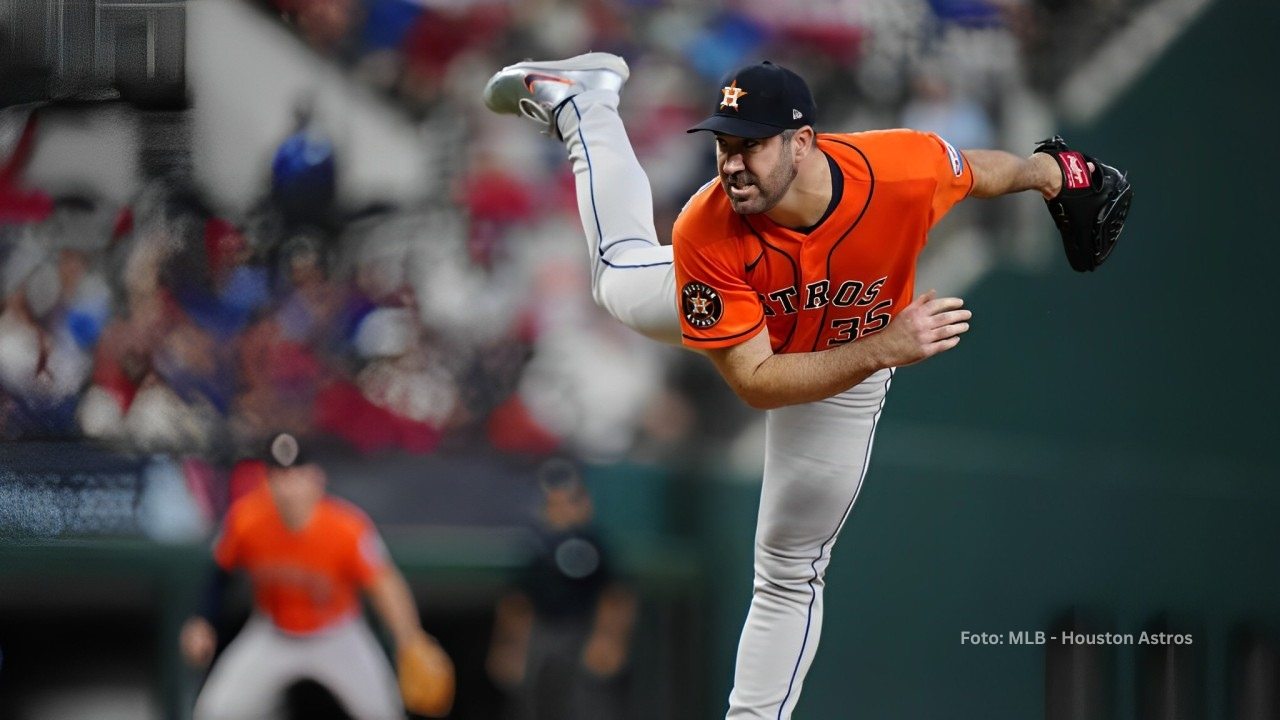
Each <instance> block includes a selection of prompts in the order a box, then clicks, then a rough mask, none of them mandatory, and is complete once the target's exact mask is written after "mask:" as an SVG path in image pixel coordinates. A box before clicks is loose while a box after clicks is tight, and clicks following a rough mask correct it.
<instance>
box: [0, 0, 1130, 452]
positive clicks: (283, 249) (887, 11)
mask: <svg viewBox="0 0 1280 720" xmlns="http://www.w3.org/2000/svg"><path fill="white" fill-rule="evenodd" d="M246 1H248V0H246ZM253 2H255V3H256V4H257V5H260V6H262V7H263V8H264V9H266V10H268V11H270V12H271V13H275V14H278V15H279V16H281V17H282V18H283V19H284V20H285V21H286V22H287V23H289V24H291V25H292V26H293V27H294V29H295V30H296V32H297V33H298V34H299V36H300V37H301V38H302V39H303V40H304V41H305V42H306V43H307V44H309V45H310V46H311V47H313V48H314V49H315V50H316V51H318V52H319V53H321V54H322V55H324V56H327V57H329V58H332V59H335V60H337V61H338V62H340V63H342V64H344V65H346V66H348V67H350V68H351V69H352V71H353V72H354V73H355V74H356V75H357V76H359V77H361V78H363V79H365V80H367V81H368V82H369V83H372V84H373V85H374V86H376V87H378V88H381V89H382V90H383V91H385V92H386V93H387V94H388V95H390V96H391V97H393V98H395V99H396V100H398V101H399V102H400V103H401V104H402V107H405V108H407V109H408V111H409V112H410V113H411V114H412V115H414V116H416V117H419V118H421V119H422V120H423V121H424V123H425V125H424V127H429V126H430V123H431V122H432V120H433V119H435V118H440V117H449V118H453V119H455V120H460V121H461V125H462V127H464V128H465V130H464V135H465V137H464V138H463V142H462V143H454V144H453V145H452V146H451V147H450V148H449V149H448V152H447V153H445V154H446V155H451V156H453V157H455V158H456V159H457V160H458V162H456V163H452V164H449V165H446V166H442V168H441V172H442V173H443V174H445V175H446V176H447V177H446V180H447V182H446V186H448V187H450V188H452V190H451V193H450V196H449V197H447V198H440V199H439V200H438V201H437V202H433V203H428V204H424V205H423V206H421V207H416V208H403V207H401V208H392V207H371V208H361V209H351V208H345V209H341V210H340V209H338V204H337V203H335V201H334V197H335V195H334V183H335V180H334V178H335V172H336V171H335V163H340V161H341V148H335V147H333V145H332V144H331V143H330V142H329V140H328V139H327V138H326V137H325V136H324V134H323V133H322V132H319V131H317V130H315V129H314V127H313V126H312V125H311V123H310V118H309V115H308V110H307V109H306V108H300V109H299V115H298V126H297V131H296V132H295V133H294V134H293V135H291V136H289V137H288V138H285V139H284V141H283V143H282V144H281V145H280V148H279V152H278V153H277V154H276V156H275V158H274V161H273V164H272V167H271V172H272V178H273V181H272V184H271V192H270V196H269V197H264V198H262V202H261V203H260V204H259V206H258V208H257V209H255V210H254V211H253V212H251V213H249V214H248V215H247V216H245V217H222V216H220V215H219V214H218V213H217V212H216V210H214V209H212V208H210V207H208V206H207V205H206V203H205V201H204V198H203V197H202V193H201V191H200V189H199V188H198V187H197V186H196V184H195V183H194V182H192V181H191V180H190V178H182V177H179V178H174V177H152V178H150V179H149V180H148V181H147V182H146V183H145V184H144V185H143V187H142V188H141V189H140V191H139V192H137V193H135V197H134V200H133V201H132V202H131V203H129V204H127V205H126V206H124V207H120V206H112V205H111V204H110V203H107V202H104V201H102V200H100V199H99V198H95V197H85V196H77V197H58V198H52V197H49V196H47V195H44V194H43V193H41V192H40V190H39V189H38V188H30V187H27V186H26V185H24V184H23V182H22V180H21V169H22V166H23V163H24V162H25V155H28V154H29V152H30V150H29V147H28V146H29V144H30V138H29V137H26V136H25V135H24V138H23V139H22V140H21V141H19V142H18V143H17V144H16V145H15V146H14V150H13V152H12V153H10V156H9V157H8V158H7V159H4V160H3V162H5V165H4V167H3V170H2V173H0V262H2V266H3V275H2V278H0V279H2V281H3V292H4V308H3V314H0V435H3V437H5V438H65V437H81V436H87V437H90V438H97V439H101V440H104V441H107V442H110V443H113V444H115V445H118V446H122V447H125V448H128V449H132V450H140V451H149V452H152V451H154V452H174V453H198V454H205V455H209V454H213V455H217V454H225V455H230V456H234V455H239V454H243V452H245V449H246V448H253V447H256V445H257V443H259V442H260V441H261V440H262V439H263V438H264V437H266V435H267V434H269V433H270V432H273V431H279V430H289V431H292V432H295V433H298V434H301V435H303V436H310V435H321V436H325V437H329V438H335V439H339V440H341V441H343V442H345V443H347V444H349V445H350V446H352V447H353V448H355V449H356V450H358V451H360V452H365V453H367V452H374V451H379V450H402V451H407V452H412V453H425V452H432V451H434V450H435V449H437V448H438V447H440V446H441V445H442V444H450V443H453V444H458V445H461V446H465V447H472V448H481V449H494V450H498V451H502V452H520V453H532V454H535V455H537V454H547V453H551V452H558V451H559V452H563V451H569V452H576V453H578V454H581V455H586V456H590V457H597V458H615V457H619V456H621V455H624V454H627V453H631V454H633V455H634V454H639V455H642V456H650V457H653V456H657V457H660V458H671V457H679V456H681V454H682V453H684V452H687V451H688V450H689V449H690V448H694V447H696V448H700V449H704V450H706V449H711V448H716V447H724V446H725V445H726V444H728V443H731V442H732V441H733V440H734V439H735V438H736V437H738V436H739V435H740V434H741V432H742V429H743V426H744V424H745V423H746V422H747V418H749V417H750V416H749V414H747V413H746V412H745V410H744V409H743V408H742V407H741V406H740V404H738V403H736V402H735V401H734V400H733V398H732V396H731V395H729V394H728V392H727V391H725V390H724V389H723V388H722V387H721V386H720V384H719V383H717V382H715V381H714V373H712V372H711V370H710V369H709V368H708V366H707V365H706V364H705V363H702V362H700V361H699V360H698V359H697V358H694V357H693V356H691V355H688V354H684V353H679V352H675V351H669V350H665V349H661V348H658V347H656V346H653V345H652V344H650V343H647V342H645V341H644V340H642V339H640V338H639V337H638V336H635V335H633V334H631V333H629V332H628V331H626V330H625V329H623V328H621V327H619V326H617V325H616V324H615V323H612V322H610V321H609V320H608V319H607V318H606V317H605V316H604V315H603V314H601V313H599V312H598V311H596V310H595V308H594V307H593V306H592V305H591V303H590V300H589V297H588V296H589V293H588V291H587V278H586V274H585V263H584V262H583V258H582V257H581V252H582V244H581V241H580V240H578V238H579V237H580V234H581V231H580V229H579V228H578V220H577V214H576V207H575V202H574V195H573V184H572V177H571V176H570V173H569V168H568V165H567V163H566V162H564V158H563V152H562V149H561V148H559V147H558V146H556V145H555V144H554V143H549V142H544V141H542V139H541V138H539V137H538V136H537V135H536V133H534V132H533V131H532V129H531V128H522V127H521V128H517V127H515V126H513V123H514V122H515V121H512V120H510V119H509V118H497V117H494V116H492V115H490V114H488V113H485V112H484V111H483V109H482V108H481V107H480V105H479V102H478V94H479V93H478V90H479V88H480V87H481V86H482V85H483V82H484V79H485V78H486V77H487V76H488V74H489V73H491V72H492V71H493V70H494V69H496V68H498V67H501V66H502V65H505V64H507V63H509V62H513V61H515V60H518V59H521V58H524V57H558V56H564V55H568V54H573V53H577V52H580V51H582V50H584V49H586V48H591V49H595V50H609V51H614V52H619V53H622V54H624V55H625V56H626V58H627V59H628V62H629V63H630V64H631V67H632V69H633V75H632V80H631V82H630V83H629V85H628V88H627V92H626V95H625V98H624V103H623V113H624V119H625V120H626V122H627V125H628V129H629V132H630V135H631V139H632V141H633V144H634V146H635V148H636V151H637V154H638V156H639V157H640V159H641V162H642V163H643V164H644V165H645V167H646V169H647V170H648V172H649V174H650V178H651V181H652V186H653V189H654V193H655V210H656V215H657V218H656V220H657V222H656V225H657V229H658V232H659V235H660V236H662V237H667V236H669V233H670V227H671V224H672V221H673V220H674V217H675V215H676V213H677V212H678V211H679V208H680V207H681V206H682V205H683V203H684V202H685V200H686V199H687V198H688V196H689V195H690V193H691V192H692V191H693V190H695V189H696V188H697V187H698V186H700V185H701V184H702V183H703V182H705V181H706V180H707V179H708V178H710V177H711V176H712V175H713V174H714V168H713V164H712V160H713V157H712V156H713V153H712V152H711V148H710V147H708V148H707V149H706V152H705V153H691V152H689V151H688V148H689V144H688V143H689V140H688V139H687V137H686V136H685V134H684V133H683V130H684V129H685V128H687V127H688V126H689V125H690V124H692V122H693V121H694V120H695V119H696V118H698V117H700V116H701V115H703V114H705V112H706V110H707V109H708V107H709V106H710V104H711V102H712V100H714V99H715V98H718V93H717V92H716V90H717V88H716V81H717V79H718V78H719V77H720V75H722V74H723V73H724V72H726V71H727V70H728V69H730V68H732V67H734V66H736V65H738V64H740V63H742V62H744V61H749V60H754V59H758V58H762V57H768V58H772V59H774V60H776V61H779V62H783V63H786V64H788V65H790V66H792V67H794V68H795V69H797V70H798V71H800V72H801V73H802V74H803V75H805V76H806V77H807V78H808V79H809V81H810V84H811V85H812V86H813V88H814V91H815V95H816V97H817V98H818V99H819V110H820V115H819V119H820V127H819V129H831V130H842V131H843V130H856V129H864V128H872V127H886V126H897V125H906V126H910V127H915V128H918V129H922V130H931V131H935V132H938V133H940V134H942V135H943V136H944V137H947V138H948V139H949V140H950V141H951V142H952V143H953V144H955V145H957V146H960V147H977V146H993V145H994V146H1000V145H1002V139H1003V138H1004V137H1005V136H1006V135H1007V128H1006V127H1005V125H1006V124H1007V114H1006V113H1005V112H1004V110H1005V109H1006V107H1005V103H1006V102H1007V100H1008V97H1009V96H1010V94H1011V93H1016V92H1022V91H1025V89H1026V88H1028V87H1030V86H1034V85H1035V84H1036V83H1037V82H1039V81H1038V80H1037V79H1036V77H1035V68H1037V67H1043V66H1044V64H1043V63H1040V64H1036V63H1028V62H1026V59H1027V58H1029V57H1034V56H1035V55H1036V54H1037V53H1043V52H1044V50H1045V48H1046V47H1049V46H1050V45H1051V43H1050V42H1049V40H1048V39H1049V38H1050V37H1051V36H1052V35H1053V34H1052V33H1050V32H1048V31H1047V30H1046V28H1048V27H1050V26H1051V21H1052V19H1053V18H1054V17H1055V16H1056V14H1060V13H1064V12H1079V8H1078V7H1075V6H1076V5H1079V4H1074V5H1073V4H1071V3H1056V2H1048V1H1042V2H1031V1H1030V0H1025V1H1022V0H929V1H927V2H926V0H841V1H838V2H832V3H807V2H798V1H795V2H762V1H759V0H739V1H736V2H723V3H708V4H694V3H682V2H657V1H656V0H589V1H588V2H581V3H579V2H557V1H556V0H533V1H529V2H484V1H472V2H446V1H443V0H441V1H439V2H429V1H427V0H253ZM1085 4H1086V5H1089V6H1091V7H1093V8H1094V9H1095V10H1099V9H1105V8H1107V7H1114V6H1121V5H1125V4H1126V3H1121V2H1108V1H1107V0H1093V2H1090V3H1085ZM1129 4H1132V3H1129ZM197 102H198V99H197ZM35 124H36V123H35V121H34V120H33V121H32V122H30V123H28V128H27V133H28V134H30V133H32V132H33V127H34V125H35ZM450 142H452V141H450ZM961 222H966V223H970V224H972V225H975V226H977V227H980V228H981V229H982V230H983V232H984V233H986V234H988V235H995V234H998V231H999V228H998V224H999V222H1000V220H999V218H994V217H993V216H992V214H991V213H986V214H978V213H973V214H970V215H968V216H965V217H964V218H962V220H961ZM745 454H746V453H744V455H745Z"/></svg>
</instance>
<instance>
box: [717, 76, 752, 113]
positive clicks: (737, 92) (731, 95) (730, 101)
mask: <svg viewBox="0 0 1280 720" xmlns="http://www.w3.org/2000/svg"><path fill="white" fill-rule="evenodd" d="M720 92H722V93H724V99H723V100H721V101H720V107H722V108H723V107H731V108H733V109H734V110H737V109H738V98H740V97H744V96H746V95H747V91H746V90H743V89H742V88H740V87H738V81H737V80H734V81H733V82H731V83H729V84H728V85H726V86H725V87H722V88H720Z"/></svg>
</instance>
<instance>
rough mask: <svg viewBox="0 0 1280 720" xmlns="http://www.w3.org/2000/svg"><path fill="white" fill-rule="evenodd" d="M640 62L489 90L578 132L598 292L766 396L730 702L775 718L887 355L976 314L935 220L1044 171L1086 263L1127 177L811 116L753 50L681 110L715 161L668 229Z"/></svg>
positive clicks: (1102, 253)
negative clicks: (941, 284) (940, 282)
mask: <svg viewBox="0 0 1280 720" xmlns="http://www.w3.org/2000/svg"><path fill="white" fill-rule="evenodd" d="M628 75H629V70H628V68H627V65H626V63H625V62H624V61H623V60H622V58H619V57H617V56H614V55H609V54H606V53H591V54H587V55H581V56H578V57H574V58H570V59H567V60H560V61H550V62H523V63H517V64H515V65H511V66H509V67H507V68H504V69H503V70H501V71H499V72H498V73H496V74H495V75H494V76H493V77H492V78H491V79H490V80H489V83H488V84H487V86H486V87H485V90H484V99H485V102H486V104H487V105H488V107H489V108H490V109H491V110H493V111H495V112H499V113H507V114H518V115H522V116H524V117H527V118H529V119H531V120H533V121H535V122H536V123H538V124H539V125H541V126H542V127H543V128H544V130H545V131H546V132H547V133H548V134H550V135H552V136H554V137H556V138H558V139H559V140H561V141H563V142H564V144H565V145H566V147H567V150H568V155H569V159H570V162H571V163H572V165H573V170H574V173H575V178H576V186H577V197H578V209H579V212H580V215H581V219H582V226H583V229H584V231H585V233H586V237H587V250H588V256H589V260H590V263H591V275H592V292H593V294H594V297H595V299H596V301H597V302H598V303H599V304H600V305H601V306H602V307H603V308H604V309H606V310H607V311H608V312H610V313H611V314H612V315H613V316H614V317H616V318H617V319H618V320H620V321H621V322H623V323H625V324H626V325H628V326H630V327H632V328H634V329H636V330H637V331H639V332H641V333H644V334H645V335H648V336H650V337H653V338H655V339H658V340H661V341H664V342H671V343H682V344H683V345H684V346H686V347H688V348H690V349H693V350H697V351H699V352H702V353H704V354H706V355H707V356H708V357H709V358H710V359H711V361H712V362H713V363H715V365H716V367H717V368H718V369H719V371H720V373H721V374H722V375H723V376H724V378H725V380H726V381H727V382H728V383H729V385H730V386H731V387H732V388H733V389H734V390H735V391H736V392H737V393H738V395H739V396H741V397H742V399H743V400H745V401H746V402H747V403H748V404H750V405H752V406H753V407H756V408H761V409H765V410H766V411H767V413H768V414H767V420H766V427H767V430H766V446H765V464H764V483H763V487H762V491H761V498H760V510H759V517H758V521H757V529H756V542H755V587H754V593H753V595H752V601H751V608H750V610H749V612H748V614H747V619H746V622H745V624H744V627H743V630H742V637H741V641H740V643H739V646H738V657H737V664H736V670H735V675H734V686H733V690H732V692H731V694H730V697H729V710H728V715H727V717H728V718H730V719H731V720H745V719H746V718H769V719H771V720H782V719H783V718H789V717H791V713H792V711H793V709H794V708H795V706H796V703H797V701H798V700H799V697H800V689H801V685H802V684H803V682H804V678H805V675H806V673H807V671H808V669H809V665H810V663H811V661H812V659H813V656H814V653H815V651H816V649H817V646H818V637H819V635H820V633H821V628H822V594H823V587H824V584H825V571H826V568H827V565H828V563H829V562H830V558H831V550H832V547H833V546H834V544H835V541H836V537H837V536H838V535H839V533H840V529H841V527H842V526H843V525H844V523H845V520H846V519H847V518H848V516H849V513H850V511H851V510H852V508H853V505H854V502H855V501H856V500H857V497H858V493H859V491H860V489H861V488H862V482H863V478H864V477H865V475H866V470H867V463H868V460H869V458H870V454H871V446H872V441H873V439H874V437H875V431H876V425H877V423H878V421H879V419H880V414H881V411H882V410H883V408H884V402H885V396H886V394H887V392H888V390H889V385H890V382H891V380H892V378H893V373H894V369H895V368H897V367H900V366H903V365H910V364H912V363H916V362H919V361H921V360H924V359H926V358H928V357H931V356H933V355H936V354H938V353H941V352H945V351H947V350H950V349H951V348H954V347H955V346H956V345H957V343H959V342H960V337H961V335H963V334H964V333H965V332H966V331H967V330H968V329H969V321H970V318H971V315H970V312H969V311H968V310H966V309H964V308H963V301H962V300H961V299H960V298H954V297H936V296H935V293H934V292H932V291H929V292H926V293H923V294H920V295H916V294H915V287H914V281H915V269H916V259H917V257H918V255H919V253H920V251H921V249H922V248H923V247H924V244H925V242H926V239H927V234H928V232H929V229H930V228H932V227H933V225H934V224H936V223H937V222H938V221H939V220H940V219H941V218H942V217H943V216H944V215H945V214H946V213H947V211H948V210H949V209H950V208H951V207H953V206H954V205H955V204H956V203H958V202H960V201H962V200H964V199H965V198H969V197H994V196H998V195H1004V194H1008V193H1015V192H1022V191H1038V192H1040V193H1041V194H1042V195H1043V196H1044V197H1045V198H1046V201H1047V202H1048V205H1049V209H1050V211H1051V214H1052V216H1053V218H1054V221H1055V223H1057V225H1058V227H1059V230H1060V231H1061V234H1062V237H1063V242H1064V247H1065V249H1066V251H1067V255H1068V259H1069V260H1070V262H1071V264H1072V266H1073V267H1075V268H1076V269H1078V270H1092V269H1094V268H1096V267H1097V266H1098V265H1099V264H1100V263H1102V262H1103V261H1104V260H1105V259H1106V258H1107V257H1108V255H1109V254H1110V252H1111V250H1112V248H1113V247H1114V246H1115V243H1116V241H1117V240H1118V237H1119V233H1120V229H1121V228H1122V227H1123V223H1124V219H1125V215H1126V213H1127V210H1128V207H1129V202H1130V199H1131V197H1132V190H1131V189H1130V186H1129V183H1128V181H1127V179H1126V177H1125V176H1124V175H1123V174H1122V173H1120V172H1119V171H1117V170H1115V169H1114V168H1111V167H1110V166H1107V165H1105V164H1103V163H1101V162H1098V161H1097V160H1093V159H1091V158H1088V157H1086V156H1084V155H1082V154H1081V153H1079V152H1077V151H1075V150H1072V149H1070V148H1069V147H1067V145H1066V143H1065V142H1063V141H1062V140H1061V138H1054V139H1053V140H1050V141H1046V142H1045V143H1043V144H1042V145H1041V147H1040V148H1038V149H1037V151H1036V152H1034V153H1032V155H1031V156H1030V157H1027V158H1023V157H1018V156H1015V155H1012V154H1009V153H1006V152H1002V151H996V150H965V151H963V152H961V151H960V150H957V149H956V148H954V147H952V146H951V145H950V144H949V143H947V142H946V140H944V139H943V138H941V137H938V136H937V135H932V134H928V133H921V132H914V131H911V130H886V131H874V132H860V133H818V132H817V131H816V130H815V127H816V126H817V123H818V110H817V106H816V104H815V103H814V100H813V97H812V96H811V94H810V92H809V88H808V86H807V85H806V84H805V82H804V80H803V79H801V78H800V77H799V76H798V75H796V74H795V73H793V72H791V71H790V70H787V69H786V68H783V67H781V66H778V65H774V64H772V63H769V62H763V63H759V64H754V65H749V66H747V67H743V68H740V69H738V70H735V71H734V72H732V73H730V74H729V75H728V76H727V77H725V78H724V80H723V81H722V82H721V83H720V85H719V86H718V87H715V88H708V91H707V100H708V106H709V108H710V109H711V110H712V113H711V115H710V116H709V117H708V118H707V119H706V120H704V121H703V122H701V123H699V124H698V125H696V126H695V127H693V128H692V129H690V132H705V133H708V134H709V135H710V136H711V137H712V138H713V139H714V143H715V154H716V166H717V169H718V175H717V177H716V178H714V179H713V180H711V181H710V182H708V183H707V184H706V185H705V186H703V188H702V189H701V190H699V191H698V192H697V193H696V194H695V195H694V196H693V197H692V198H691V199H690V200H689V202H688V204H687V205H686V206H685V208H684V210H683V212H682V213H681V214H680V216H679V218H678V219H677V221H676V225H675V230H674V233H673V244H672V246H670V247H667V246H662V245H660V244H659V243H658V240H657V234H656V233H655V231H654V227H653V219H652V200H651V197H650V189H649V185H648V180H647V178H646V177H645V174H644V172H643V170H642V169H641V167H640V165H639V163H638V162H637V160H636V158H635V155H634V153H633V151H632V149H631V146H630V143H629V141H628V138H627V134H626V131H625V129H624V128H623V125H622V122H621V120H620V119H619V117H618V112H617V108H618V103H619V93H620V91H621V89H622V87H623V85H624V83H625V82H626V80H627V78H628Z"/></svg>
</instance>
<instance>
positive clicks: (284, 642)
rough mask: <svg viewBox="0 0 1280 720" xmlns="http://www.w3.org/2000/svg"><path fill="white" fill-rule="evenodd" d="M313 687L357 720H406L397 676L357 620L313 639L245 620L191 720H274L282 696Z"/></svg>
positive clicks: (256, 617)
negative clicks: (299, 686) (298, 686)
mask: <svg viewBox="0 0 1280 720" xmlns="http://www.w3.org/2000/svg"><path fill="white" fill-rule="evenodd" d="M304 679H310V680H314V681H316V682H318V683H320V684H321V685H323V686H324V687H325V688H327V689H328V690H329V692H331V693H333V696H334V697H335V698H337V700H338V702H340V703H342V706H343V708H344V709H345V710H346V711H347V714H348V715H350V716H351V717H353V718H356V720H403V719H404V706H403V705H402V704H401V702H400V690H399V688H398V686H397V684H396V677H395V671H393V670H392V669H391V663H390V661H389V660H388V659H387V654H386V653H385V652H383V650H382V646H380V645H378V641H377V640H376V639H375V638H374V637H373V632H372V631H371V630H369V626H368V625H367V624H366V623H365V622H364V620H363V619H361V618H359V617H353V618H351V619H349V620H346V621H343V622H341V623H340V624H338V625H335V626H334V627H331V628H327V629H324V630H321V631H319V632H316V633H314V634H311V635H294V634H292V633H287V632H285V631H283V630H280V629H279V628H277V627H276V626H275V625H274V624H273V623H272V622H271V620H270V619H268V618H267V617H266V616H263V615H259V614H256V613H255V614H254V615H253V616H252V617H251V618H249V622H247V623H246V624H245V626H244V629H242V630H241V631H240V634H239V635H237V636H236V639H235V640H232V641H231V644H230V645H228V646H227V649H226V650H224V651H223V653H222V655H221V656H220V657H219V658H218V661H217V662H216V663H215V664H214V666H213V670H212V672H210V673H209V678H208V679H207V680H206V681H205V684H204V689H202V690H201V691H200V696H199V697H198V698H197V699H196V707H195V711H194V712H193V713H192V718H193V720H274V719H275V718H278V717H281V713H282V710H283V704H284V694H285V690H286V688H288V687H289V686H290V685H291V684H293V683H295V682H297V681H299V680H304Z"/></svg>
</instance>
